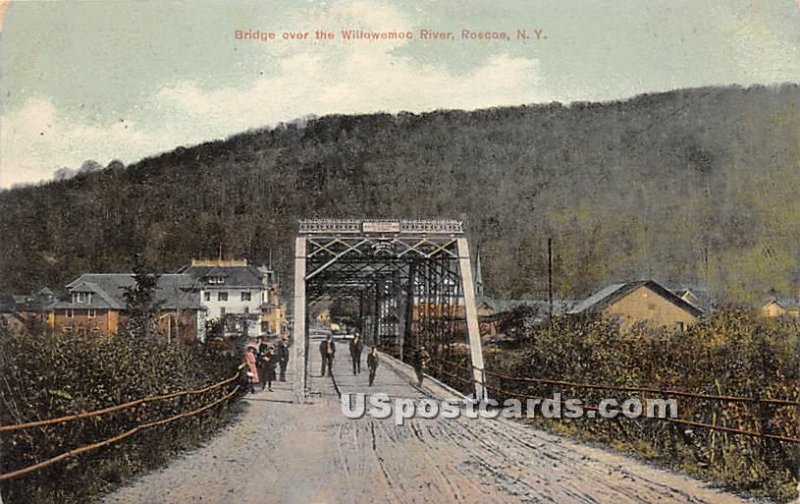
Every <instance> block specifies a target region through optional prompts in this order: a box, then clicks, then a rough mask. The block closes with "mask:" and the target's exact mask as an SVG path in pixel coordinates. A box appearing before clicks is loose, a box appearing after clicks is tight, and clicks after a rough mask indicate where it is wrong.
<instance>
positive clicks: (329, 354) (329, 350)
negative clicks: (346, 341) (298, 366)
mask: <svg viewBox="0 0 800 504" xmlns="http://www.w3.org/2000/svg"><path fill="white" fill-rule="evenodd" d="M319 353H320V355H321V356H322V373H321V374H320V376H325V369H326V368H327V370H328V376H330V375H331V373H333V359H334V357H336V344H335V343H334V342H333V337H332V336H328V338H327V339H326V340H325V341H323V342H322V343H320V344H319Z"/></svg>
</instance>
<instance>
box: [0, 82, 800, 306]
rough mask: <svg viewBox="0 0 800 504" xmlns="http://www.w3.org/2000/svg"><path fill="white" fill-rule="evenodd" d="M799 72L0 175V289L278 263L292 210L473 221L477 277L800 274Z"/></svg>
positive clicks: (743, 292) (775, 288)
mask: <svg viewBox="0 0 800 504" xmlns="http://www.w3.org/2000/svg"><path fill="white" fill-rule="evenodd" d="M798 174H800V87H799V86H798V85H784V86H782V87H771V88H765V87H754V88H747V89H743V88H738V87H730V88H701V89H689V90H679V91H673V92H669V93H661V94H654V95H642V96H638V97H635V98H632V99H630V100H627V101H619V102H609V103H574V104H571V105H569V106H564V105H561V104H547V105H531V106H523V107H509V108H497V109H488V110H479V111H474V112H463V111H437V112H432V113H426V114H408V113H403V114H399V115H396V116H393V115H388V114H372V115H361V116H328V117H323V118H319V119H314V120H310V121H308V122H306V123H294V124H285V125H281V126H279V127H277V128H273V129H265V130H259V131H251V132H246V133H243V134H240V135H237V136H234V137H231V138H229V139H227V140H224V141H215V142H210V143H206V144H202V145H198V146H194V147H191V148H183V147H179V148H177V149H175V150H173V151H172V152H169V153H166V154H163V155H159V156H156V157H152V158H148V159H144V160H142V161H140V162H138V163H135V164H132V165H130V166H127V167H123V166H122V165H121V164H120V163H112V164H111V165H110V166H109V167H108V168H106V169H103V170H101V171H98V172H93V173H84V174H81V175H78V176H76V177H74V178H72V179H69V180H62V181H58V182H51V183H47V184H44V185H41V186H38V187H27V188H20V189H14V190H8V191H3V192H2V193H0V236H2V237H3V239H2V242H1V243H0V291H3V292H12V291H13V292H25V291H30V290H31V289H33V288H36V287H40V286H44V285H49V286H52V287H59V286H60V285H61V284H63V283H64V281H66V280H69V279H71V278H73V277H74V276H76V275H77V274H78V273H80V272H83V271H89V270H91V271H118V270H121V269H127V268H129V267H130V258H131V256H132V255H133V254H134V253H135V252H137V251H142V252H143V255H144V257H145V259H146V260H147V261H148V262H149V263H150V264H151V265H153V266H154V267H157V268H159V269H172V268H176V267H177V266H179V265H181V264H184V263H185V262H186V261H187V260H188V259H189V258H192V257H209V256H211V257H216V256H217V255H218V253H219V250H220V246H222V250H223V253H224V254H225V256H230V257H240V256H247V257H251V258H252V259H254V260H259V261H261V260H264V259H265V258H266V257H267V255H268V252H269V248H270V247H272V252H273V258H274V260H276V261H277V264H278V265H279V268H280V270H281V272H282V273H283V274H284V278H286V277H288V276H289V275H290V273H291V270H290V267H291V256H292V250H291V246H292V238H293V232H294V228H295V222H296V219H298V218H303V217H312V216H339V217H345V216H361V215H366V216H376V217H377V216H409V217H411V216H420V217H422V216H442V217H450V216H453V217H457V218H462V219H464V220H465V221H466V223H467V226H468V230H469V232H470V235H471V238H472V241H473V246H480V250H481V255H482V263H483V268H484V269H483V274H484V280H485V282H486V285H487V290H489V291H491V292H492V293H494V294H496V295H501V296H510V297H515V298H516V297H524V296H533V297H535V296H541V295H542V292H543V290H544V289H545V287H546V273H547V257H546V253H547V251H546V242H547V238H548V237H552V238H553V239H554V252H555V259H554V278H555V283H556V291H557V293H558V294H559V295H562V296H567V297H579V296H583V295H585V294H587V293H588V292H590V291H591V290H592V289H595V288H597V287H598V286H601V285H602V284H604V283H606V282H609V281H615V280H625V279H633V278H641V277H652V278H655V279H656V280H659V281H662V282H664V283H666V284H667V285H675V286H679V285H701V286H702V285H704V284H705V283H706V282H708V284H709V286H710V288H711V289H712V290H713V291H714V292H715V293H716V294H717V295H718V296H719V298H720V299H722V300H726V301H750V300H752V299H754V298H758V297H760V296H762V295H763V294H765V293H769V292H775V293H778V294H789V293H791V294H794V293H796V292H797V291H798V290H800V244H798V240H797V237H798V236H800V177H798Z"/></svg>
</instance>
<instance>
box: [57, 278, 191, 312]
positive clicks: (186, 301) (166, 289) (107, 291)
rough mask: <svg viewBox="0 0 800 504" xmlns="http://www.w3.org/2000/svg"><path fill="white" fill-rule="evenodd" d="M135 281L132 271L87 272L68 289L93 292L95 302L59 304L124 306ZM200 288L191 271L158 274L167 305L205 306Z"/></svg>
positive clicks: (162, 299) (160, 295)
mask: <svg viewBox="0 0 800 504" xmlns="http://www.w3.org/2000/svg"><path fill="white" fill-rule="evenodd" d="M135 284H136V280H135V278H134V275H133V274H132V273H86V274H83V275H81V276H80V277H78V278H77V279H75V280H73V281H72V282H70V283H69V284H67V290H68V291H69V292H70V293H72V292H91V293H93V294H94V295H93V296H92V301H91V303H73V302H72V300H68V301H62V302H60V303H58V304H57V305H56V308H60V309H65V308H74V309H113V310H123V309H125V306H126V305H127V302H126V300H125V289H126V288H129V287H133V286H134V285H135ZM198 288H199V286H198V284H197V282H196V281H195V280H194V278H192V277H191V276H190V275H184V274H175V273H166V274H163V275H160V276H159V277H158V284H157V287H156V299H157V300H158V301H159V302H160V303H161V308H163V309H167V310H190V309H196V310H200V309H203V306H202V305H201V304H200V296H199V294H198V293H197V290H198Z"/></svg>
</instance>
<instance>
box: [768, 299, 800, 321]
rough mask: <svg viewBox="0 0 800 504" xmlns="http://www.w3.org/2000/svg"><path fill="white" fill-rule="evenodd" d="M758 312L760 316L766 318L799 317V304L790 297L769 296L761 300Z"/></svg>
mask: <svg viewBox="0 0 800 504" xmlns="http://www.w3.org/2000/svg"><path fill="white" fill-rule="evenodd" d="M758 313H759V315H761V316H762V317H768V318H778V317H792V318H800V304H798V303H797V301H796V300H795V299H792V298H782V299H781V298H776V297H771V298H769V299H767V300H766V301H762V302H761V304H760V305H759V306H758Z"/></svg>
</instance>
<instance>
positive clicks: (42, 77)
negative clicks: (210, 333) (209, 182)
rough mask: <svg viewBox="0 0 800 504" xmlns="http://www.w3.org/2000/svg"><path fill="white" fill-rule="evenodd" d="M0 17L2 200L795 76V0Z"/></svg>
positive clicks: (798, 46) (76, 9)
mask: <svg viewBox="0 0 800 504" xmlns="http://www.w3.org/2000/svg"><path fill="white" fill-rule="evenodd" d="M0 18H1V19H2V21H0V25H1V26H2V30H1V31H0V188H9V187H13V186H15V185H19V184H26V183H34V182H38V181H42V180H47V179H51V178H52V177H53V173H54V171H55V170H57V169H59V168H62V167H68V168H72V169H76V168H79V167H80V166H81V165H82V164H83V163H84V162H85V161H86V160H90V159H91V160H95V161H97V162H99V163H100V164H102V165H104V166H105V165H107V164H108V163H109V162H110V161H112V160H121V161H123V162H124V163H126V164H127V163H131V162H135V161H137V160H139V159H141V158H143V157H147V156H151V155H155V154H158V153H160V152H164V151H169V150H172V149H173V148H175V147H178V146H190V145H195V144H198V143H201V142H204V141H209V140H214V139H218V138H225V137H227V136H230V135H232V134H235V133H239V132H242V131H245V130H248V129H256V128H263V127H272V126H275V125H276V124H278V123H280V122H287V121H292V120H295V119H302V118H305V117H308V116H311V115H314V116H322V115H326V114H332V113H347V114H350V113H369V112H379V111H380V112H391V113H396V112H400V111H410V112H423V111H430V110H435V109H454V108H457V109H467V110H472V109H478V108H486V107H492V106H506V105H521V104H531V103H546V102H551V101H559V102H562V103H569V102H573V101H606V100H613V99H622V98H628V97H631V96H635V95H637V94H641V93H645V92H658V91H667V90H670V89H676V88H686V87H699V86H708V85H730V84H739V85H744V86H747V85H752V84H778V83H784V82H795V83H797V82H800V0H769V1H765V0H669V1H664V0H571V1H565V0H507V1H505V0H495V1H491V2H490V1H486V2H478V1H476V0H403V1H388V0H341V1H338V0H327V1H320V2H317V1H305V0H303V1H287V0H283V1H273V0H257V1H256V0H216V1H211V0H193V1H185V0H158V1H155V0H152V1H146V0H135V1H132V0H102V1H101V0H93V1H83V0H74V1H73V0H57V1H43V0H28V1H20V0H12V1H8V0H0ZM349 29H354V30H364V31H369V32H400V33H406V32H410V33H411V35H412V38H411V39H401V38H394V39H386V40H364V39H361V40H345V39H344V38H343V37H342V33H341V32H342V30H349ZM237 30H238V31H241V32H257V33H258V34H259V35H261V34H262V33H263V34H268V33H274V35H275V38H274V39H267V40H264V41H262V40H252V39H241V38H240V39H237V37H236V32H237ZM317 30H322V31H326V32H332V33H334V36H335V38H334V39H333V40H329V39H317V38H316V33H315V31H317ZM422 30H431V31H435V32H437V33H438V32H444V33H446V32H451V33H452V39H447V38H445V39H436V40H433V39H422V38H421V36H422V33H421V31H422ZM462 30H469V31H470V32H472V33H485V32H490V33H491V32H494V34H495V36H499V35H498V34H502V33H506V34H507V35H508V39H492V38H491V35H490V38H489V39H488V40H483V39H471V38H462ZM518 30H525V31H526V32H527V35H528V38H525V37H522V38H518V36H517V34H518ZM306 32H307V33H308V35H307V37H306V38H304V39H301V38H298V35H296V34H297V33H300V34H302V33H306ZM290 34H295V35H290ZM284 37H286V38H284ZM445 37H446V35H445Z"/></svg>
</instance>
